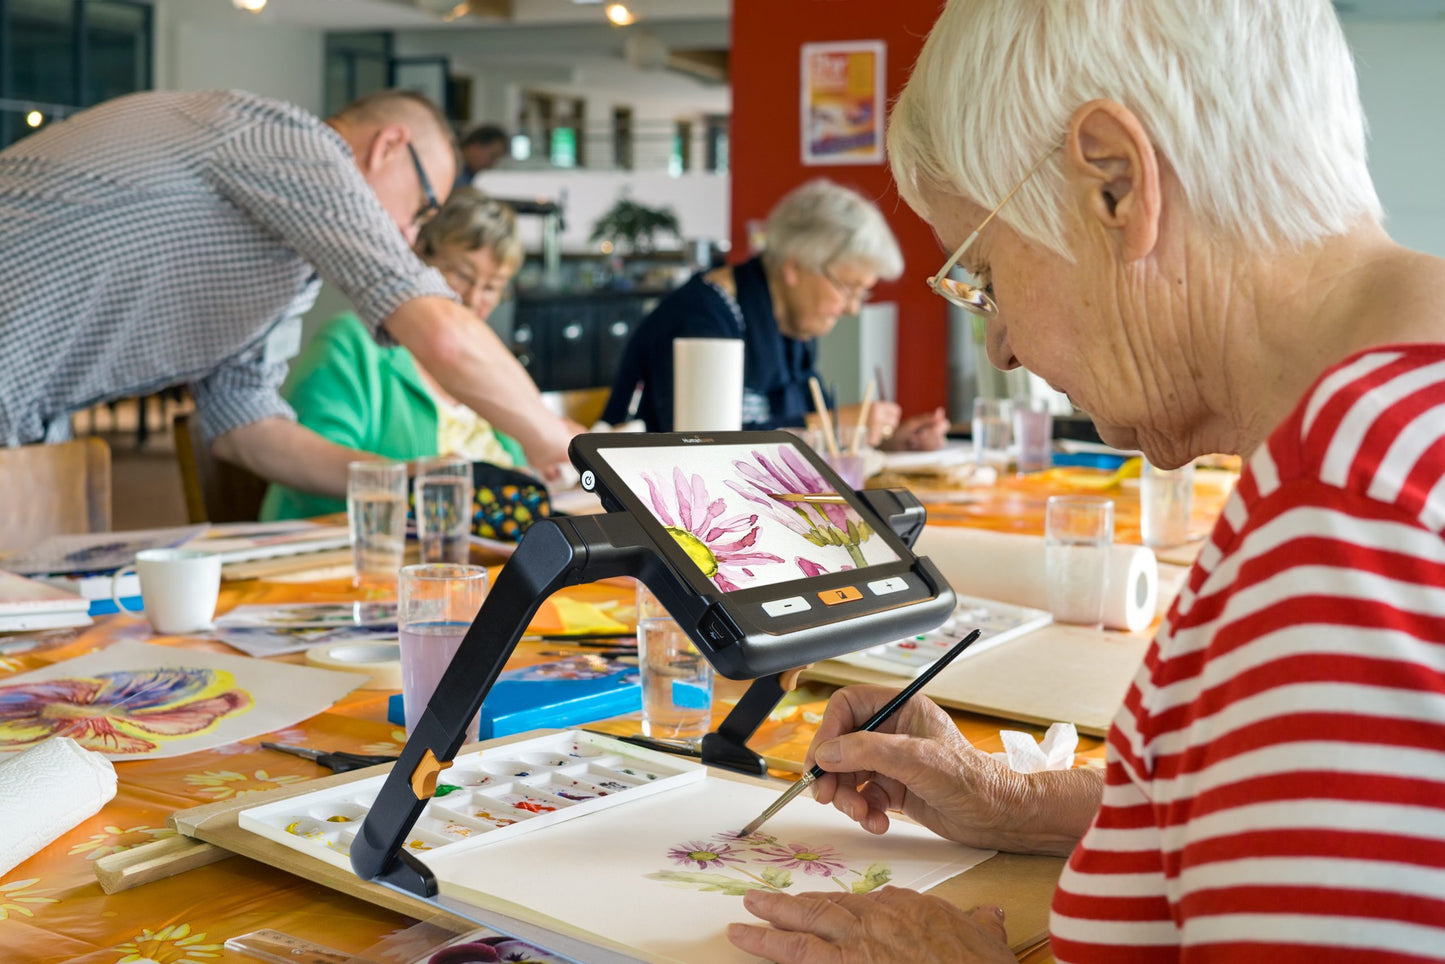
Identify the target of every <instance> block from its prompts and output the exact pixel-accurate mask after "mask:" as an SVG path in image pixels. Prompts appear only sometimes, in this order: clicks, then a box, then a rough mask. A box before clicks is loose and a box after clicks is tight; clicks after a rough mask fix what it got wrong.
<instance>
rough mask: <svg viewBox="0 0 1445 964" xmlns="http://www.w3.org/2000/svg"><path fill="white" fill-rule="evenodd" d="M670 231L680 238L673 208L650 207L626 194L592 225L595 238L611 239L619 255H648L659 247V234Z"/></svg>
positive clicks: (601, 239) (679, 230)
mask: <svg viewBox="0 0 1445 964" xmlns="http://www.w3.org/2000/svg"><path fill="white" fill-rule="evenodd" d="M659 234H670V235H672V236H673V237H674V238H677V239H678V240H679V241H680V240H682V232H681V229H680V227H679V225H678V223H677V215H676V214H674V213H673V212H672V209H671V208H650V207H648V206H647V205H645V204H639V203H637V202H636V201H634V200H632V199H631V198H629V197H627V196H625V195H624V196H622V197H619V198H618V199H617V203H616V204H614V205H612V207H610V208H609V209H608V210H607V212H606V213H605V214H603V215H602V217H600V218H598V219H597V223H596V224H594V225H593V226H592V236H591V238H590V240H592V241H604V240H607V241H611V242H612V244H613V247H614V250H616V251H617V252H618V253H619V254H620V253H622V252H623V251H624V250H625V251H626V252H627V253H630V254H648V253H651V252H652V251H653V250H655V248H656V243H657V236H658V235H659Z"/></svg>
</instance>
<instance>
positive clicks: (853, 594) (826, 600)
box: [818, 586, 863, 606]
mask: <svg viewBox="0 0 1445 964" xmlns="http://www.w3.org/2000/svg"><path fill="white" fill-rule="evenodd" d="M818 598H819V599H821V600H823V605H825V606H836V605H838V604H839V603H845V602H852V601H853V600H855V599H862V598H863V594H862V593H861V592H859V591H858V590H857V588H856V587H854V586H844V587H842V588H841V589H829V590H828V591H827V592H820V593H818Z"/></svg>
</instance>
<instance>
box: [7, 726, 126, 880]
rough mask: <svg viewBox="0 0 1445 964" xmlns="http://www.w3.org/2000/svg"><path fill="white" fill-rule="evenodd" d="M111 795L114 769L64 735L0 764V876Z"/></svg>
mask: <svg viewBox="0 0 1445 964" xmlns="http://www.w3.org/2000/svg"><path fill="white" fill-rule="evenodd" d="M113 796H115V767H113V766H112V765H111V762H110V761H109V760H107V759H106V758H105V757H103V756H101V755H100V754H99V753H93V752H91V751H90V750H87V749H85V748H84V747H83V746H81V745H80V744H79V743H76V742H75V741H74V740H72V739H71V738H70V737H68V736H56V737H51V738H50V739H48V740H46V741H45V742H44V743H40V744H38V745H36V746H33V747H31V748H30V749H28V750H26V751H25V752H24V753H18V754H16V755H15V756H12V757H10V758H9V759H7V760H5V761H4V762H3V763H0V877H3V876H5V875H6V874H8V873H9V872H10V871H11V869H13V868H14V867H15V865H16V864H18V863H20V862H21V861H23V860H26V859H28V858H30V857H32V856H34V855H35V854H36V853H37V852H38V851H39V850H41V849H42V848H43V847H45V846H46V845H48V844H50V843H51V842H52V841H54V840H56V839H57V838H59V837H60V836H61V835H62V834H65V833H66V832H68V831H70V830H72V829H74V828H75V826H76V825H77V824H79V823H80V822H81V821H82V820H87V819H89V818H91V817H93V816H95V815H96V814H97V813H99V812H100V808H101V807H103V806H105V804H106V801H107V800H109V799H110V798H111V797H113Z"/></svg>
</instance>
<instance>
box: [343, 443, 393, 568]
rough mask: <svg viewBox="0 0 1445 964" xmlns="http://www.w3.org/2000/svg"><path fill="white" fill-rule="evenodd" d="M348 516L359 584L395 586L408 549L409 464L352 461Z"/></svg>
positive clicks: (349, 474)
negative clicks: (391, 584) (407, 481)
mask: <svg viewBox="0 0 1445 964" xmlns="http://www.w3.org/2000/svg"><path fill="white" fill-rule="evenodd" d="M346 517H347V520H348V521H349V522H350V523H351V561H352V565H353V566H354V567H355V570H356V584H357V585H359V586H360V585H373V584H385V583H395V582H396V574H397V571H398V570H399V569H401V562H402V554H403V552H404V551H405V549H406V463H405V462H383V461H367V462H352V463H351V464H350V465H349V466H348V472H347V478H346Z"/></svg>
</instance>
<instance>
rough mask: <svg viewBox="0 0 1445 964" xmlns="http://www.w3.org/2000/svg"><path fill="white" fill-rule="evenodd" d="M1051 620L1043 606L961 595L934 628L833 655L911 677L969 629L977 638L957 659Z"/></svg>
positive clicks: (928, 664) (1027, 631)
mask: <svg viewBox="0 0 1445 964" xmlns="http://www.w3.org/2000/svg"><path fill="white" fill-rule="evenodd" d="M1053 621H1054V617H1053V616H1051V615H1050V614H1049V613H1047V612H1045V611H1044V610H1042V609H1032V608H1030V607H1028V606H1015V605H1013V604H1011V603H1005V602H999V601H998V600H996V599H981V598H979V597H977V596H962V595H960V596H959V597H958V602H957V604H956V605H955V606H954V610H953V615H952V616H950V617H949V618H948V619H946V620H945V621H944V623H943V625H942V626H939V627H938V628H937V629H934V630H931V631H930V632H927V633H923V634H921V635H918V636H910V637H908V638H907V639H896V640H894V641H893V642H891V643H884V644H883V645H881V646H873V647H871V648H869V649H865V650H861V651H859V652H857V653H847V654H845V655H843V656H835V657H833V658H834V659H835V660H836V661H837V662H840V663H847V664H848V665H850V666H860V667H862V668H864V669H871V670H875V671H877V672H880V673H888V674H890V675H894V676H903V677H907V678H909V679H912V678H913V677H916V676H917V675H918V674H920V673H922V672H923V671H924V670H926V669H927V668H928V667H930V666H932V665H933V663H934V661H935V660H937V659H938V657H940V656H942V655H943V654H944V653H946V652H948V651H949V650H950V649H952V648H953V644H954V643H956V642H958V640H959V637H961V636H963V635H965V634H967V633H968V631H969V630H971V629H974V628H977V629H978V630H980V635H979V638H978V640H977V641H976V642H974V643H973V645H971V646H969V647H968V649H967V650H965V651H964V652H963V654H962V655H961V656H960V657H959V659H960V660H964V659H967V658H968V657H970V656H977V655H978V654H979V653H982V652H985V651H987V650H989V649H991V648H993V647H994V646H997V645H999V644H1000V643H1006V642H1008V641H1009V640H1011V639H1017V638H1018V637H1019V636H1022V635H1024V634H1026V633H1031V632H1033V631H1034V630H1036V629H1040V628H1042V627H1044V626H1047V625H1049V623H1051V622H1053Z"/></svg>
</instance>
